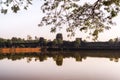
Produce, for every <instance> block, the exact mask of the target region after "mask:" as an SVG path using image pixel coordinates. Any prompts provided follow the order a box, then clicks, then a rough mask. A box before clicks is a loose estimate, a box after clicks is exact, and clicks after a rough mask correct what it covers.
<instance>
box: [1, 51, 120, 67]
mask: <svg viewBox="0 0 120 80" xmlns="http://www.w3.org/2000/svg"><path fill="white" fill-rule="evenodd" d="M87 57H91V58H94V57H97V58H109V59H110V61H114V62H118V61H119V58H120V51H95V50H90V51H84V50H83V51H73V52H69V51H68V52H62V51H59V52H57V51H56V52H55V51H54V52H46V53H27V54H24V53H20V54H18V53H17V54H16V53H13V54H2V53H0V60H2V59H5V58H7V59H10V60H13V61H14V60H21V59H24V58H26V59H27V62H28V63H29V62H31V61H33V58H34V61H40V62H43V61H45V60H47V58H53V60H54V61H55V62H56V65H58V66H62V65H63V59H65V58H74V59H75V60H76V61H79V62H81V61H83V60H85V59H86V58H87Z"/></svg>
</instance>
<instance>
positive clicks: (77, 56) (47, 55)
mask: <svg viewBox="0 0 120 80" xmlns="http://www.w3.org/2000/svg"><path fill="white" fill-rule="evenodd" d="M119 58H120V51H117V50H115V51H114V50H112V51H109V50H102V51H99V50H88V51H86V50H82V51H66V52H65V51H48V52H40V53H21V54H14V53H13V54H2V53H0V66H1V68H0V80H120V76H119V75H120V68H119V67H120V61H119Z"/></svg>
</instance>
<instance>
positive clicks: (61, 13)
mask: <svg viewBox="0 0 120 80" xmlns="http://www.w3.org/2000/svg"><path fill="white" fill-rule="evenodd" d="M44 1H45V3H44V4H43V5H42V7H41V9H42V11H43V13H45V14H46V15H45V16H44V17H43V18H42V21H41V23H40V26H41V25H51V26H52V27H51V32H55V31H56V29H57V28H61V27H63V26H64V27H66V31H67V32H70V33H71V34H70V35H69V36H74V35H75V32H76V30H77V29H79V30H80V31H85V32H89V33H90V35H92V36H93V37H94V40H96V39H97V38H98V34H99V33H100V32H103V31H104V30H108V29H110V27H111V25H113V24H114V23H113V21H112V19H113V18H114V17H116V16H117V14H118V13H119V11H120V0H95V1H94V3H93V4H90V3H87V2H86V3H84V4H83V5H82V4H81V1H82V0H44ZM88 2H89V1H88Z"/></svg>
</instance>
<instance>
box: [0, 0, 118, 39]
mask: <svg viewBox="0 0 120 80" xmlns="http://www.w3.org/2000/svg"><path fill="white" fill-rule="evenodd" d="M84 1H85V0H84ZM42 4H43V2H42V1H38V0H34V1H33V4H32V5H31V6H29V8H28V10H20V11H18V13H17V14H15V13H12V12H8V14H6V15H4V14H0V37H2V38H6V39H8V38H9V39H11V38H12V37H20V38H25V39H26V38H27V35H30V36H32V37H33V38H34V37H35V36H37V37H44V38H45V39H47V40H53V39H54V38H55V37H56V34H57V33H62V34H63V39H64V40H69V41H72V40H75V38H76V37H79V38H83V39H86V35H87V34H84V33H81V32H77V34H76V35H75V37H72V38H69V37H67V34H68V33H66V31H65V29H62V30H58V31H57V32H56V33H51V32H50V27H48V26H43V27H38V24H39V23H40V20H41V18H42V16H43V13H42V11H41V10H40V6H41V5H42ZM119 18H120V15H118V17H116V18H115V19H114V21H115V22H116V25H115V26H112V28H111V29H110V30H108V31H105V32H104V33H100V35H99V38H98V41H107V40H109V39H111V38H112V39H113V38H117V37H118V38H119V37H120V26H119ZM87 40H89V39H87Z"/></svg>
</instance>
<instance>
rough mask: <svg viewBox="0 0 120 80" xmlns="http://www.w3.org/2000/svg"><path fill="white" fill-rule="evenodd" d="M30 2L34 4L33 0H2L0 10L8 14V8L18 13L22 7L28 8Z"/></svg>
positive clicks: (0, 0)
mask: <svg viewBox="0 0 120 80" xmlns="http://www.w3.org/2000/svg"><path fill="white" fill-rule="evenodd" d="M30 4H32V0H0V10H1V13H3V14H6V13H7V12H8V10H12V11H13V12H14V13H17V12H18V11H19V10H20V9H25V10H27V8H28V6H29V5H30ZM10 8H11V9H10Z"/></svg>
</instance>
